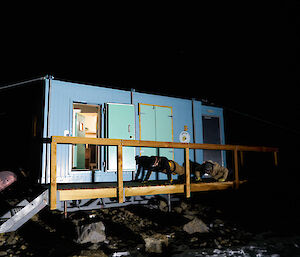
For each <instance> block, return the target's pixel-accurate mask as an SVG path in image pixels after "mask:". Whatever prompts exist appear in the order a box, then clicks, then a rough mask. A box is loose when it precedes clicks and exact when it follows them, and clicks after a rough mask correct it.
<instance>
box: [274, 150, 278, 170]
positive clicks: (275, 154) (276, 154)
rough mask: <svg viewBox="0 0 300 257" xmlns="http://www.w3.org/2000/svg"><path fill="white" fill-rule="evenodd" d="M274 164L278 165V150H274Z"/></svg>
mask: <svg viewBox="0 0 300 257" xmlns="http://www.w3.org/2000/svg"><path fill="white" fill-rule="evenodd" d="M274 164H275V166H276V167H277V166H278V152H274Z"/></svg>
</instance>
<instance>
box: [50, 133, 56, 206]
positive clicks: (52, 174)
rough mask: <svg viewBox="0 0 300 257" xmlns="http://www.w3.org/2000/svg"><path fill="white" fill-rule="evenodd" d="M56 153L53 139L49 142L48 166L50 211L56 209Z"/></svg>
mask: <svg viewBox="0 0 300 257" xmlns="http://www.w3.org/2000/svg"><path fill="white" fill-rule="evenodd" d="M56 152H57V142H56V140H55V138H53V139H52V141H51V156H50V160H51V165H50V210H55V209H56V195H57V182H56Z"/></svg>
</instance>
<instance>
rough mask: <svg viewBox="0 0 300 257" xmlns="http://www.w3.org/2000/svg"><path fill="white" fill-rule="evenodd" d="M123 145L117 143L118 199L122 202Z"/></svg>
mask: <svg viewBox="0 0 300 257" xmlns="http://www.w3.org/2000/svg"><path fill="white" fill-rule="evenodd" d="M122 161H123V147H122V145H121V144H119V145H118V200H119V203H123V202H124V200H123V164H122Z"/></svg>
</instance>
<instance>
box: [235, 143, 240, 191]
mask: <svg viewBox="0 0 300 257" xmlns="http://www.w3.org/2000/svg"><path fill="white" fill-rule="evenodd" d="M234 183H235V189H238V188H239V185H240V180H239V161H238V149H237V147H235V148H234Z"/></svg>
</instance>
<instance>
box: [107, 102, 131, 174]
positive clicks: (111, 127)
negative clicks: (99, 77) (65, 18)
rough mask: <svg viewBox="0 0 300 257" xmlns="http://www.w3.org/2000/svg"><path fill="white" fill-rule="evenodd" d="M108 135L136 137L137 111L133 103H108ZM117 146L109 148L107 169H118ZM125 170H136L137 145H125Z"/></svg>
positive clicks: (122, 137) (121, 137)
mask: <svg viewBox="0 0 300 257" xmlns="http://www.w3.org/2000/svg"><path fill="white" fill-rule="evenodd" d="M106 109H107V116H106V137H107V138H114V139H128V140H134V139H135V113H134V105H131V104H115V103H108V104H106ZM117 165H118V163H117V147H115V146H109V147H108V149H107V171H117ZM123 170H124V171H134V170H135V147H123Z"/></svg>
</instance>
